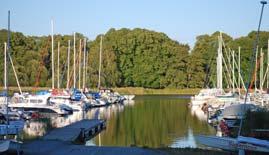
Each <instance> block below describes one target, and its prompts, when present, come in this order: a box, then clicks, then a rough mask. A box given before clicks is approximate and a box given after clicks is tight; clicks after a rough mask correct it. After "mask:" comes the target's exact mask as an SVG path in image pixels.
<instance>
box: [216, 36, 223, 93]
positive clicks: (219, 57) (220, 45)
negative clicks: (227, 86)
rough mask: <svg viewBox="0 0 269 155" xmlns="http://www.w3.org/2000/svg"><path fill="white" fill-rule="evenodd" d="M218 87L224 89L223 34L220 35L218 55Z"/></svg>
mask: <svg viewBox="0 0 269 155" xmlns="http://www.w3.org/2000/svg"><path fill="white" fill-rule="evenodd" d="M217 88H218V89H222V35H221V33H220V36H219V48H218V56H217Z"/></svg>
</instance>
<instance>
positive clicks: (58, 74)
mask: <svg viewBox="0 0 269 155" xmlns="http://www.w3.org/2000/svg"><path fill="white" fill-rule="evenodd" d="M57 57H58V58H57V59H58V62H57V88H58V89H59V88H60V42H59V41H58V53H57Z"/></svg>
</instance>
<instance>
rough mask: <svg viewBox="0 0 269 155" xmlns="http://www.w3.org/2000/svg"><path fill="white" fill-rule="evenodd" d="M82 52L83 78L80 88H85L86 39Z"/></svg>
mask: <svg viewBox="0 0 269 155" xmlns="http://www.w3.org/2000/svg"><path fill="white" fill-rule="evenodd" d="M83 47H84V50H83V77H82V88H83V89H84V88H85V76H86V70H85V65H86V61H85V57H86V38H84V46H83Z"/></svg>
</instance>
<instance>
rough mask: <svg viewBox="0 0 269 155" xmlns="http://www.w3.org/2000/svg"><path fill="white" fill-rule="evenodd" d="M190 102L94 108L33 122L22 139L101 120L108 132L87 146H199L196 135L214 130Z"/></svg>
mask: <svg viewBox="0 0 269 155" xmlns="http://www.w3.org/2000/svg"><path fill="white" fill-rule="evenodd" d="M189 101H190V99H189V96H175V95H173V96H171V95H165V96H163V95H162V96H160V95H158V96H157V95H151V96H137V97H136V98H135V100H134V101H133V102H129V103H124V104H114V105H110V106H107V107H101V108H94V109H90V110H89V111H88V112H86V113H82V112H75V113H73V114H72V115H69V116H66V117H57V116H53V117H50V118H44V119H39V120H31V121H30V122H28V123H26V126H25V128H24V134H23V139H24V140H25V141H26V140H30V139H36V138H37V136H42V135H44V134H45V133H47V132H48V131H49V130H51V129H53V128H57V127H63V126H66V125H68V124H70V123H72V122H76V121H78V120H81V119H82V118H89V119H90V118H102V119H106V120H107V128H106V130H104V131H103V132H102V133H101V135H100V137H99V136H97V137H95V138H94V139H92V140H90V141H88V142H87V144H86V145H99V144H100V145H102V146H134V145H136V146H147V147H166V146H169V147H196V143H195V140H194V138H193V134H202V133H203V134H212V135H214V134H215V131H214V129H213V128H212V127H210V126H209V125H208V124H207V123H206V122H203V121H200V120H199V119H198V118H197V117H195V116H192V115H191V111H190V109H189V108H188V103H189ZM99 138H100V139H101V141H100V143H99Z"/></svg>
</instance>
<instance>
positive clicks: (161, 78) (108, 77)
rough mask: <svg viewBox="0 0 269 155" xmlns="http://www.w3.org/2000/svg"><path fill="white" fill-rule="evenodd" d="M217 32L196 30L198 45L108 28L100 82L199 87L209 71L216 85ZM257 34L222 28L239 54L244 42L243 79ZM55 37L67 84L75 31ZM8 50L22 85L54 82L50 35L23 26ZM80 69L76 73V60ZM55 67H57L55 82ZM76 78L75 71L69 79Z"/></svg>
mask: <svg viewBox="0 0 269 155" xmlns="http://www.w3.org/2000/svg"><path fill="white" fill-rule="evenodd" d="M218 35H219V32H215V33H213V34H212V35H201V36H198V37H197V41H196V43H195V45H194V48H193V49H192V50H190V47H189V46H188V45H186V44H181V43H179V42H177V41H174V40H172V39H170V38H169V37H168V36H167V35H165V34H164V33H159V32H154V31H149V30H146V29H138V28H137V29H133V30H130V29H125V28H123V29H120V30H115V29H110V30H109V31H108V32H107V33H106V34H105V35H104V36H103V50H102V71H101V86H103V87H144V88H201V87H204V81H205V79H206V77H207V74H208V75H210V76H209V80H208V81H209V84H208V85H209V86H214V85H215V82H214V81H216V71H215V70H216V55H217V48H218ZM255 36H256V35H255V32H251V33H249V34H248V35H247V36H245V37H240V38H237V39H233V38H232V37H230V36H229V35H227V34H223V38H224V42H225V43H226V46H227V48H228V47H229V48H230V49H233V50H235V54H236V55H237V49H238V46H240V47H241V73H242V76H243V78H244V79H246V77H247V71H248V69H249V68H250V67H249V65H250V63H249V61H250V56H251V53H252V48H253V42H254V39H255ZM83 38H84V36H83V35H82V34H77V36H76V51H77V52H76V58H77V59H78V55H79V49H80V46H79V40H80V39H83ZM100 38H101V35H99V36H97V37H96V39H95V40H93V41H87V51H89V54H88V60H89V63H88V66H87V68H88V70H87V72H88V75H87V79H86V81H87V85H88V86H90V87H96V86H97V83H98V65H99V51H100ZM268 38H269V32H261V38H260V45H259V47H263V49H264V51H265V50H267V48H268V47H267V40H268ZM6 40H7V31H6V30H0V49H1V50H0V51H3V50H4V44H3V43H4V42H6ZM54 40H55V42H54V53H55V54H54V60H55V61H54V65H55V68H56V67H57V44H58V42H60V83H61V87H65V86H66V81H67V78H66V76H67V47H68V40H71V53H70V56H71V58H70V69H71V70H70V74H72V73H73V36H71V35H55V36H54ZM82 48H83V46H82ZM82 51H83V49H82ZM10 54H11V57H12V59H13V61H14V65H15V68H16V72H17V74H18V77H19V81H20V84H21V85H22V86H34V85H35V84H37V86H41V87H44V86H47V87H50V86H51V38H50V36H41V37H37V36H25V35H23V34H22V33H19V32H12V33H11V51H10ZM82 54H83V52H82ZM0 57H1V58H3V52H0ZM265 58H266V56H265ZM77 62H78V61H77ZM265 62H266V61H265ZM77 64H78V63H77ZM264 68H265V67H264ZM76 70H77V75H78V65H77V67H76ZM226 72H227V71H226ZM264 72H265V71H264ZM56 73H57V70H56V69H55V86H56V77H57V74H56ZM0 75H3V61H0ZM72 78H73V77H72V76H71V78H70V79H71V83H70V84H72V81H73V80H72ZM81 78H82V71H81ZM77 81H78V76H77ZM224 81H225V80H224ZM0 83H1V85H2V84H3V76H0ZM77 84H78V83H77ZM81 84H82V82H81ZM226 84H227V81H226ZM9 85H12V86H16V80H15V77H14V73H13V70H12V69H11V66H9Z"/></svg>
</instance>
